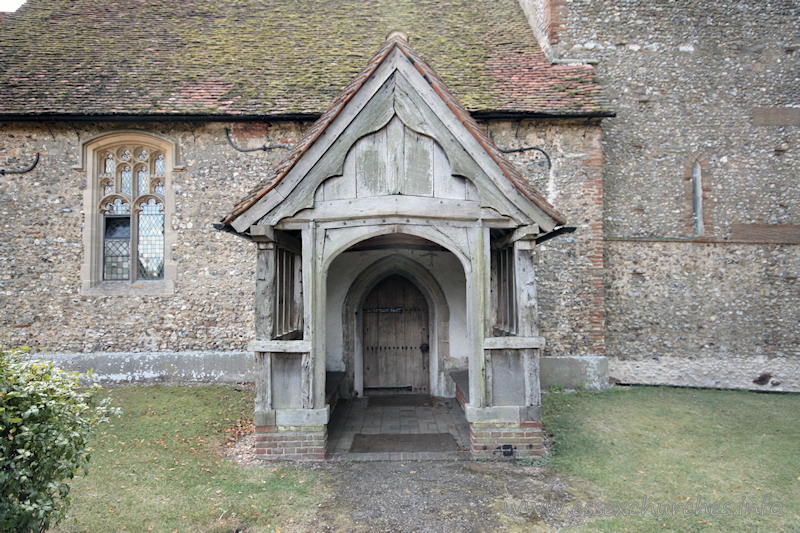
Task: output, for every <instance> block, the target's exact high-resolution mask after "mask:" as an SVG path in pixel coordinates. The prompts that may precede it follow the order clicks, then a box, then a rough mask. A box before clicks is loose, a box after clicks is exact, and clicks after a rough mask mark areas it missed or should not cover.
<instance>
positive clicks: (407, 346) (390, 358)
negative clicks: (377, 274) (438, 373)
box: [362, 274, 430, 395]
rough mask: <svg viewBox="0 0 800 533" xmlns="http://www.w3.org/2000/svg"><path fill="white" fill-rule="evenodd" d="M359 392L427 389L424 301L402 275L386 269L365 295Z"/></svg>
mask: <svg viewBox="0 0 800 533" xmlns="http://www.w3.org/2000/svg"><path fill="white" fill-rule="evenodd" d="M362 312H363V315H362V317H363V322H362V324H363V328H364V329H363V334H364V342H363V344H362V346H363V350H364V351H363V354H364V357H363V361H364V394H365V395H369V394H370V393H371V394H376V393H426V392H428V391H429V390H430V378H429V371H428V368H429V367H428V356H429V352H430V350H429V346H428V342H429V341H428V302H427V301H426V300H425V296H424V295H423V294H422V293H421V292H420V290H419V289H418V288H417V287H416V286H415V285H414V284H413V283H411V282H410V281H408V280H407V279H406V278H404V277H402V276H399V275H396V274H394V275H391V276H389V277H387V278H385V279H384V280H383V281H381V282H380V283H378V284H377V285H376V286H375V288H373V289H372V291H371V292H370V293H369V295H368V296H367V297H366V299H365V300H364V306H363V308H362Z"/></svg>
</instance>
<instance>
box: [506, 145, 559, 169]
mask: <svg viewBox="0 0 800 533" xmlns="http://www.w3.org/2000/svg"><path fill="white" fill-rule="evenodd" d="M530 150H535V151H537V152H541V153H542V155H544V157H545V159H547V170H550V169H551V168H553V163H552V161H550V156H549V155H547V152H545V151H544V150H542V149H541V148H539V147H538V146H528V147H526V148H511V149H508V150H502V149H500V151H501V152H503V153H504V154H516V153H519V152H528V151H530Z"/></svg>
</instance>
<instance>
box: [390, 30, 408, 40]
mask: <svg viewBox="0 0 800 533" xmlns="http://www.w3.org/2000/svg"><path fill="white" fill-rule="evenodd" d="M392 39H400V40H401V41H403V42H404V43H408V32H405V31H402V30H394V31H393V32H391V33H390V34H389V35H388V36H387V37H386V40H387V41H391V40H392Z"/></svg>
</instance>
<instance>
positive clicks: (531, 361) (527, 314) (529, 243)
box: [514, 239, 541, 406]
mask: <svg viewBox="0 0 800 533" xmlns="http://www.w3.org/2000/svg"><path fill="white" fill-rule="evenodd" d="M535 245H536V241H534V240H532V239H526V240H519V241H516V242H515V243H514V263H515V265H516V270H515V275H516V278H517V279H516V288H517V313H518V321H517V324H518V331H519V335H520V336H521V337H538V336H539V324H538V320H539V317H538V311H539V310H538V306H537V303H536V276H535V271H534V253H535V250H534V247H535ZM522 369H523V375H524V377H525V405H526V406H535V405H540V403H541V389H540V385H539V350H538V349H537V348H530V349H525V350H523V351H522Z"/></svg>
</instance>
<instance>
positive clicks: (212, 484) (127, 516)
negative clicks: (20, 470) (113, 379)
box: [55, 386, 318, 532]
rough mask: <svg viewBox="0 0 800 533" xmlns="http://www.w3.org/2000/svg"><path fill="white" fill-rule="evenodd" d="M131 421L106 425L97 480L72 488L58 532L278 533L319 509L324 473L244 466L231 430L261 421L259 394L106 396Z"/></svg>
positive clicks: (79, 479)
mask: <svg viewBox="0 0 800 533" xmlns="http://www.w3.org/2000/svg"><path fill="white" fill-rule="evenodd" d="M106 393H107V394H109V395H110V396H111V397H112V398H113V405H115V406H117V407H120V408H121V409H122V410H123V413H122V416H121V417H120V418H117V419H113V420H112V421H111V422H110V423H108V424H103V425H101V426H100V428H99V431H98V433H97V435H96V436H95V438H94V446H95V449H96V451H95V453H94V454H93V456H92V460H91V462H90V466H89V475H88V476H86V477H84V476H83V475H78V476H76V478H75V479H74V480H73V482H72V483H71V486H72V491H71V493H70V494H71V496H72V506H71V508H70V511H69V514H68V516H67V518H66V520H65V521H64V522H62V524H61V525H59V527H58V528H56V529H55V531H70V532H71V531H98V532H106V531H121V530H122V531H124V530H127V531H176V530H177V531H234V530H236V529H237V528H247V530H248V531H272V530H275V529H276V528H278V527H281V526H282V525H283V524H286V523H288V522H289V521H290V520H295V519H298V518H302V517H303V516H306V515H307V514H308V513H309V512H313V510H314V509H315V508H316V503H317V498H318V497H317V496H315V495H314V489H315V480H316V477H315V475H314V474H313V472H311V471H310V470H308V469H306V468H303V467H274V466H269V465H267V466H260V467H247V468H245V467H241V466H237V465H235V464H234V463H233V462H232V461H231V460H229V459H227V458H225V457H224V456H223V455H222V453H221V451H220V450H221V446H220V445H221V444H223V443H224V442H225V439H226V435H227V434H228V433H226V429H227V428H230V427H233V426H236V425H237V424H239V423H240V421H241V420H242V419H247V418H252V416H253V415H252V413H253V394H252V393H251V392H246V391H245V392H243V391H239V390H236V389H233V388H231V387H221V386H202V387H181V386H144V387H125V388H119V389H110V390H107V391H106Z"/></svg>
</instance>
